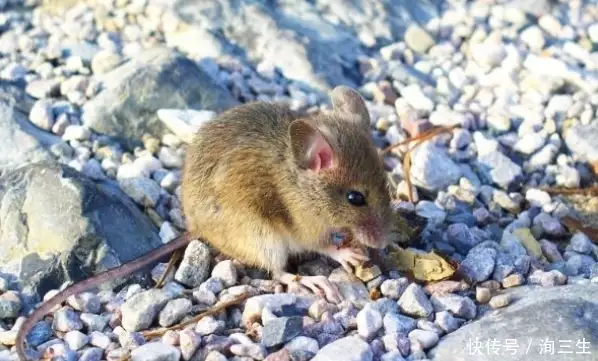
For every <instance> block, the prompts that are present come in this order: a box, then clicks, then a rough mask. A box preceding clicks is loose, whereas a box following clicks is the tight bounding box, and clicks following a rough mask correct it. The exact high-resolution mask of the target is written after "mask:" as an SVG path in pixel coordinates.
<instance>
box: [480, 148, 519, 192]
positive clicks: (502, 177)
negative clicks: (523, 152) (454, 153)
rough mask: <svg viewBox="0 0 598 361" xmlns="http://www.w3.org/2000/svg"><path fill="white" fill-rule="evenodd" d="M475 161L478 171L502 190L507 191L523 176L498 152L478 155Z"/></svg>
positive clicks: (515, 166)
mask: <svg viewBox="0 0 598 361" xmlns="http://www.w3.org/2000/svg"><path fill="white" fill-rule="evenodd" d="M477 161H478V166H479V167H480V171H482V172H483V174H485V176H486V177H487V178H488V179H489V180H490V181H491V182H493V183H494V184H496V185H497V186H499V187H501V188H503V189H508V188H509V186H510V185H511V184H513V183H515V182H517V181H518V180H519V179H520V178H521V177H522V176H523V170H522V169H521V167H520V166H518V165H517V164H515V163H514V162H513V161H512V160H511V159H509V157H507V156H506V155H504V154H502V153H501V152H499V151H495V152H488V153H483V154H480V155H479V156H478V159H477Z"/></svg>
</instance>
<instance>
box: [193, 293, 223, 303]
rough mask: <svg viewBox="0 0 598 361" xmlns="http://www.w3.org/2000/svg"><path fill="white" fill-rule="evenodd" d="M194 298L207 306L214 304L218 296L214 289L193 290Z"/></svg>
mask: <svg viewBox="0 0 598 361" xmlns="http://www.w3.org/2000/svg"><path fill="white" fill-rule="evenodd" d="M193 299H195V301H196V302H197V303H199V304H202V305H206V306H213V305H214V304H215V303H216V301H217V300H218V298H217V297H216V295H215V294H214V292H212V291H208V290H197V291H195V292H193Z"/></svg>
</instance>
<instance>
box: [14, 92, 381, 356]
mask: <svg viewBox="0 0 598 361" xmlns="http://www.w3.org/2000/svg"><path fill="white" fill-rule="evenodd" d="M330 100H331V103H332V108H331V109H322V110H318V111H316V112H302V111H295V110H292V109H291V108H290V107H289V106H288V105H287V104H285V103H268V102H261V101H256V102H250V103H245V104H241V105H237V106H235V107H232V108H229V109H228V110H225V111H224V112H222V113H220V114H219V115H218V116H216V117H215V118H214V119H212V120H211V121H209V122H206V123H204V124H203V125H201V127H200V128H199V129H198V131H197V132H196V134H195V135H194V137H193V138H192V140H191V142H190V143H189V145H188V147H187V150H186V156H185V161H184V164H183V169H182V181H181V204H182V210H183V214H184V216H185V225H186V228H187V229H186V232H185V233H184V234H183V235H181V236H179V237H177V238H176V239H174V240H172V241H170V242H168V243H165V244H164V245H163V246H160V247H159V248H157V249H155V250H153V251H151V252H149V253H147V254H146V255H143V256H141V257H139V258H137V259H135V260H133V261H130V262H128V263H125V264H123V265H121V266H119V267H116V268H113V269H110V270H107V271H104V272H102V273H100V274H97V275H95V276H92V277H90V278H88V279H85V280H82V281H79V282H77V283H74V284H73V285H71V286H69V287H67V288H65V289H64V290H62V291H60V292H59V293H57V294H56V295H54V296H53V297H52V298H50V299H48V300H46V301H45V302H43V303H42V304H41V305H40V306H39V307H38V308H36V309H35V310H34V311H33V312H32V313H31V314H30V315H29V317H28V318H27V319H26V320H25V322H24V323H23V324H22V326H21V328H20V330H19V333H18V335H17V340H16V348H17V353H18V355H19V357H20V359H21V360H22V361H25V360H27V358H26V356H25V352H24V340H25V337H26V335H27V334H28V333H29V332H30V331H31V329H32V328H33V326H34V325H35V324H36V323H37V322H39V320H41V319H42V318H43V317H44V316H45V315H46V314H48V313H49V312H50V311H51V310H52V309H53V308H54V307H55V306H57V305H60V304H62V303H63V302H64V301H66V300H67V299H68V297H70V296H72V295H74V294H78V293H81V292H84V291H86V290H89V289H91V288H94V287H97V286H99V285H100V284H102V283H104V282H107V281H109V280H112V279H117V278H123V277H125V276H127V275H129V274H132V273H134V272H136V271H138V270H140V269H142V268H144V267H147V266H149V265H151V264H153V263H154V262H157V261H158V260H160V259H161V258H163V257H165V256H168V255H169V254H172V253H173V252H175V251H177V250H179V249H182V248H184V247H185V246H186V245H187V244H188V243H189V242H190V241H192V240H194V239H201V240H202V241H204V242H206V243H208V244H210V245H211V246H212V247H213V248H215V249H216V250H217V251H219V252H220V253H221V254H223V255H224V256H228V257H230V258H233V259H236V260H237V261H239V262H241V263H242V264H244V265H246V266H250V267H258V268H261V269H263V270H265V271H268V272H269V273H270V274H271V275H272V278H273V279H275V280H277V281H279V282H280V283H282V284H284V285H291V284H295V285H297V284H298V285H299V286H300V287H302V288H304V289H305V290H307V291H308V292H313V293H314V294H317V295H319V296H321V297H324V298H326V299H327V300H328V301H330V302H334V303H338V302H341V301H342V300H341V295H340V293H339V290H338V289H337V288H336V287H335V286H334V285H333V284H332V283H331V282H330V281H329V280H328V278H327V277H326V276H324V275H317V276H297V275H294V274H291V273H289V272H287V271H286V267H287V262H288V260H289V257H291V256H293V255H300V254H302V253H307V252H310V253H316V254H321V255H324V256H327V257H329V258H331V259H333V260H334V261H336V262H338V263H339V264H340V265H341V266H342V267H343V268H345V269H346V270H347V271H348V272H350V271H351V270H352V269H353V268H354V267H356V266H358V265H360V264H363V263H364V262H367V261H368V260H369V257H368V254H367V248H372V249H379V250H380V249H383V248H385V247H386V246H387V245H388V235H389V231H390V228H391V217H392V210H391V205H390V190H389V185H388V183H387V178H386V173H385V168H384V164H383V161H382V157H380V155H379V153H378V150H377V148H376V146H375V145H374V143H373V140H372V138H371V136H370V123H371V121H370V116H369V112H368V109H367V107H366V104H365V101H364V99H363V98H362V96H361V95H360V94H359V93H358V92H357V91H356V90H355V89H352V88H350V87H347V86H337V87H335V88H334V89H333V90H332V91H331V92H330ZM339 236H340V238H339ZM349 238H350V239H351V242H350V243H349V244H343V245H340V244H339V239H341V240H342V239H349ZM343 243H344V242H343Z"/></svg>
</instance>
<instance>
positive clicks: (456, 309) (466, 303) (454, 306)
mask: <svg viewBox="0 0 598 361" xmlns="http://www.w3.org/2000/svg"><path fill="white" fill-rule="evenodd" d="M430 301H431V302H432V305H433V306H434V309H435V310H436V312H441V311H450V312H452V313H453V314H454V315H456V316H459V317H462V318H465V319H467V320H471V319H473V318H474V317H475V316H476V314H477V309H476V305H475V303H474V302H473V301H472V300H471V299H469V298H467V297H463V296H458V295H453V294H444V295H443V294H435V295H432V297H431V298H430Z"/></svg>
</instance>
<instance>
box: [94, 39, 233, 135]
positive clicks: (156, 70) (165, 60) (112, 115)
mask: <svg viewBox="0 0 598 361" xmlns="http://www.w3.org/2000/svg"><path fill="white" fill-rule="evenodd" d="M103 80H104V87H105V88H104V90H102V91H101V92H100V93H99V94H98V95H97V96H96V97H94V98H93V99H92V100H91V101H89V102H87V103H86V104H85V106H84V107H83V123H84V124H85V125H86V126H87V127H89V128H90V129H92V130H94V131H96V132H98V133H101V134H106V135H110V136H113V137H115V138H118V139H119V140H121V141H123V142H124V143H125V144H127V145H128V146H130V147H132V146H133V145H138V144H140V139H141V137H142V135H143V134H145V133H149V134H151V135H153V136H154V137H156V138H158V139H160V138H162V136H163V135H164V134H165V133H166V132H167V128H166V126H165V125H164V124H163V122H162V121H160V119H158V116H157V114H156V112H157V110H158V109H162V108H175V109H177V108H195V109H208V110H215V111H220V110H224V109H226V108H228V107H230V106H233V105H235V104H237V101H236V100H234V99H233V98H232V97H231V95H230V94H229V93H228V91H227V90H226V89H225V88H223V87H222V86H220V85H219V84H217V83H215V81H214V80H213V79H212V78H211V77H210V76H209V75H208V74H207V73H205V72H204V71H203V70H202V69H201V68H200V67H198V66H197V65H196V64H195V63H193V62H192V61H191V60H189V59H187V58H186V57H184V56H182V55H180V54H178V53H176V52H175V51H173V50H169V49H166V48H153V49H150V50H146V51H145V52H144V53H142V54H141V55H140V56H138V57H136V58H134V59H133V60H130V61H128V62H126V63H124V64H123V65H121V66H119V67H118V68H116V69H114V70H112V71H110V72H109V73H107V74H105V75H104V76H103Z"/></svg>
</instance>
